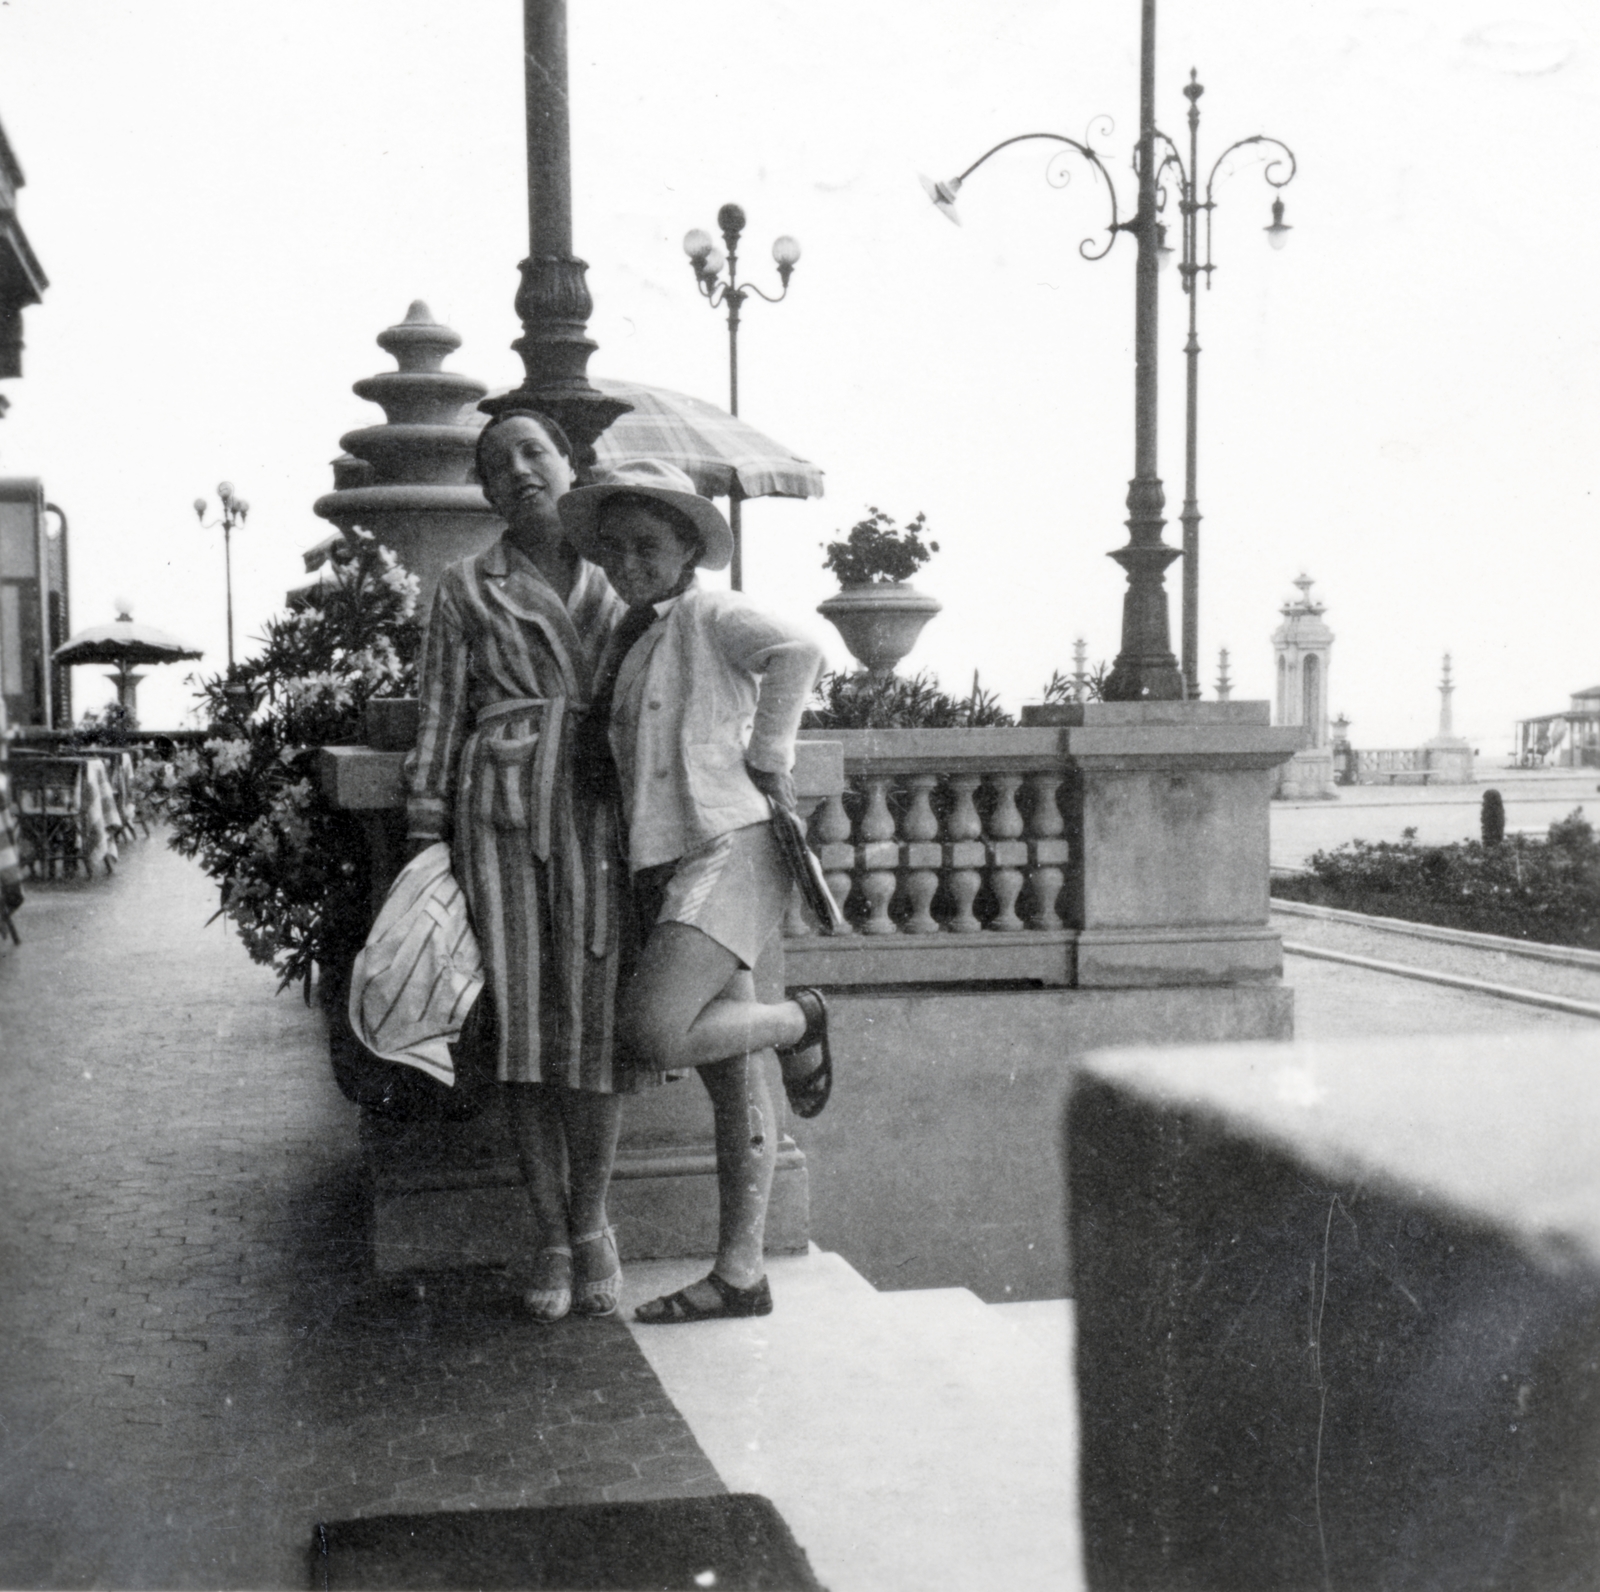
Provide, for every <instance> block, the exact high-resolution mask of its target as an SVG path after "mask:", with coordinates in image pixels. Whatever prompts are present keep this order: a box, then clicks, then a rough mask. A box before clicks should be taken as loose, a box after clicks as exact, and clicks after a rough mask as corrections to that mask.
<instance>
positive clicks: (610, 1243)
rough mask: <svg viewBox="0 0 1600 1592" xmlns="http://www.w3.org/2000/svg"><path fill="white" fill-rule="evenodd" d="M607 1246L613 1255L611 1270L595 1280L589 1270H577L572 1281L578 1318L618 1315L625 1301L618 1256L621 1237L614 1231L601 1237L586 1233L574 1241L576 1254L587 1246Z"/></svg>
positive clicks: (602, 1232)
mask: <svg viewBox="0 0 1600 1592" xmlns="http://www.w3.org/2000/svg"><path fill="white" fill-rule="evenodd" d="M602 1241H603V1242H604V1244H605V1247H606V1249H607V1250H609V1251H610V1255H611V1270H610V1271H608V1272H607V1273H606V1274H605V1275H604V1276H602V1277H591V1276H590V1275H589V1268H588V1267H587V1266H577V1267H576V1269H575V1270H574V1272H573V1279H572V1313H573V1314H574V1315H576V1316H609V1315H615V1314H616V1309H617V1303H618V1301H619V1300H620V1299H621V1298H622V1261H621V1260H620V1259H619V1258H618V1255H617V1234H616V1230H615V1229H614V1228H611V1227H602V1228H601V1229H600V1230H599V1232H597V1233H584V1234H583V1235H582V1236H581V1237H579V1238H574V1239H573V1240H572V1247H573V1249H575V1250H582V1249H583V1248H584V1246H585V1245H587V1244H599V1243H601V1242H602Z"/></svg>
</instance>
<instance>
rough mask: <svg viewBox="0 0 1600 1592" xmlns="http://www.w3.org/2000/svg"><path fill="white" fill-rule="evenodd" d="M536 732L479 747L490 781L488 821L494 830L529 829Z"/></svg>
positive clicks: (530, 824)
mask: <svg viewBox="0 0 1600 1592" xmlns="http://www.w3.org/2000/svg"><path fill="white" fill-rule="evenodd" d="M539 739H540V736H539V732H538V731H537V730H535V731H534V733H533V734H532V735H507V736H503V737H501V738H499V739H495V740H487V741H485V742H484V743H483V747H484V751H485V753H486V754H487V757H488V762H489V769H490V770H491V775H492V781H493V787H492V788H493V797H492V799H491V801H490V806H489V821H490V822H491V823H492V824H493V825H494V827H495V828H496V829H529V828H531V827H532V825H533V802H534V795H533V762H534V757H535V755H536V754H537V752H538V750H539Z"/></svg>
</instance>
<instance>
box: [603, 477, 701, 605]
mask: <svg viewBox="0 0 1600 1592" xmlns="http://www.w3.org/2000/svg"><path fill="white" fill-rule="evenodd" d="M675 524H676V522H675V520H674V518H673V516H672V515H671V514H661V513H658V512H657V511H656V510H654V509H652V508H650V507H649V506H647V505H646V504H643V503H635V502H630V501H629V500H628V499H626V498H619V499H614V500H613V501H612V502H610V503H607V504H606V505H605V507H604V508H603V509H602V510H601V513H600V524H599V528H598V529H599V534H598V536H597V537H596V538H595V552H596V554H597V556H598V558H599V562H600V567H601V568H602V569H603V570H604V571H605V572H606V578H607V579H608V580H609V581H610V582H611V585H612V589H613V590H614V591H615V592H616V594H617V596H619V597H620V598H621V599H622V600H623V602H625V603H627V604H628V606H629V607H630V608H637V607H640V606H642V605H643V604H645V603H658V602H660V601H661V600H662V599H663V598H665V597H670V596H671V595H672V594H673V592H674V591H675V590H676V589H677V588H678V585H679V584H680V583H681V581H682V580H683V575H684V570H685V569H686V568H687V567H688V566H689V565H691V564H692V563H693V562H694V559H695V556H696V554H697V553H698V552H699V549H698V548H696V547H694V546H692V545H691V544H690V543H689V542H687V541H685V540H684V538H683V537H681V536H680V535H679V534H678V532H677V530H676V529H675V528H674V527H675Z"/></svg>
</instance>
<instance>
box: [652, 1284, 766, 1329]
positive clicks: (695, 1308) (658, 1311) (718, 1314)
mask: <svg viewBox="0 0 1600 1592" xmlns="http://www.w3.org/2000/svg"><path fill="white" fill-rule="evenodd" d="M701 1282H705V1283H707V1284H709V1285H710V1287H711V1288H712V1290H713V1291H714V1292H715V1293H716V1296H717V1302H716V1304H715V1305H709V1306H708V1305H703V1304H700V1303H699V1302H698V1301H697V1300H696V1299H694V1298H692V1297H691V1296H690V1293H689V1288H698V1287H699V1286H700V1283H697V1282H692V1283H690V1284H689V1288H680V1289H679V1290H678V1291H677V1292H676V1293H669V1294H663V1295H662V1296H661V1298H659V1299H652V1300H651V1301H650V1302H649V1303H648V1304H642V1305H640V1306H639V1308H638V1309H637V1310H635V1311H634V1313H633V1319H634V1320H635V1321H642V1322H644V1323H645V1324H646V1325H647V1326H652V1327H653V1326H673V1325H676V1324H677V1323H678V1322H680V1321H720V1320H722V1319H723V1318H724V1317H727V1316H770V1315H771V1314H772V1290H771V1288H769V1287H768V1286H767V1279H766V1278H765V1277H763V1278H762V1279H761V1280H760V1281H759V1282H756V1283H752V1284H751V1285H750V1286H749V1287H748V1288H735V1287H734V1286H733V1284H732V1283H731V1282H724V1281H723V1280H722V1278H721V1277H719V1276H718V1275H717V1274H716V1273H715V1272H714V1271H713V1272H710V1273H708V1274H707V1275H706V1276H705V1277H703V1278H702V1279H701Z"/></svg>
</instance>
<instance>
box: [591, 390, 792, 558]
mask: <svg viewBox="0 0 1600 1592" xmlns="http://www.w3.org/2000/svg"><path fill="white" fill-rule="evenodd" d="M589 380H590V382H591V384H592V385H593V386H594V387H595V388H596V389H597V390H598V391H600V392H602V393H604V394H605V396H606V397H608V398H620V399H621V400H622V401H623V402H624V403H626V404H630V405H632V408H631V409H630V410H629V411H628V413H626V414H623V415H619V416H618V417H617V418H616V419H615V420H613V421H612V422H611V424H610V425H609V426H608V427H606V429H605V430H604V431H603V432H602V433H601V434H600V436H599V437H598V438H597V439H596V441H595V445H594V454H595V464H596V466H597V467H598V468H599V469H601V470H608V469H615V468H616V467H617V466H618V465H621V464H632V463H635V462H636V461H638V460H640V459H660V460H662V461H664V462H665V463H667V464H675V465H676V466H677V467H678V468H679V469H680V470H682V471H683V473H684V474H685V475H687V476H688V477H689V479H690V480H691V481H693V482H694V486H695V491H697V492H699V493H700V494H701V495H702V496H704V497H713V498H715V497H725V498H731V497H732V496H733V495H734V494H735V493H737V494H738V498H739V500H740V501H742V500H743V499H745V498H755V497H787V498H814V497H821V496H822V471H821V470H820V469H819V468H818V467H817V466H816V465H814V464H812V463H811V461H810V460H809V459H802V458H801V457H800V455H799V454H797V453H795V452H794V451H793V450H791V449H789V448H786V447H785V446H784V445H783V444H782V443H781V442H776V441H774V440H773V439H772V438H771V437H769V436H767V434H766V433H765V432H763V431H757V430H756V428H755V427H754V426H752V425H750V424H749V423H748V422H747V421H744V420H741V419H740V418H739V417H738V416H737V415H731V414H729V413H728V411H727V410H726V409H721V408H718V406H717V405H716V404H714V403H708V402H707V401H706V400H705V399H704V398H696V397H694V396H693V395H691V394H689V393H683V392H674V391H673V390H672V389H671V388H669V387H650V386H647V385H646V384H645V383H643V382H637V381H622V380H620V379H618V378H616V377H612V376H591V377H590V378H589ZM735 559H736V560H737V559H738V553H737V552H736V553H735Z"/></svg>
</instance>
